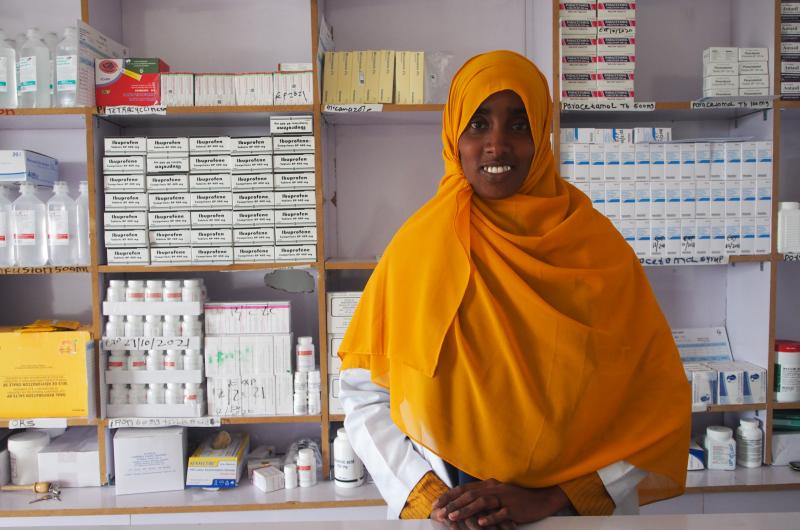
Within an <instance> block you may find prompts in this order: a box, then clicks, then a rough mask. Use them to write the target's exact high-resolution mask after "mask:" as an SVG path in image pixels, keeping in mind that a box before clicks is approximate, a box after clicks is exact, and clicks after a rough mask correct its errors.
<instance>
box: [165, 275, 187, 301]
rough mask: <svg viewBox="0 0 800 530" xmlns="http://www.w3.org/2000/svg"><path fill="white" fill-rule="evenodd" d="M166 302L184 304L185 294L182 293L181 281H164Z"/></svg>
mask: <svg viewBox="0 0 800 530" xmlns="http://www.w3.org/2000/svg"><path fill="white" fill-rule="evenodd" d="M164 301H165V302H182V301H183V293H182V292H181V281H180V280H165V281H164Z"/></svg>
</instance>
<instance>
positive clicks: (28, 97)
mask: <svg viewBox="0 0 800 530" xmlns="http://www.w3.org/2000/svg"><path fill="white" fill-rule="evenodd" d="M50 59H51V56H50V49H49V48H48V47H47V44H45V43H44V41H43V40H42V35H41V34H40V33H39V30H38V29H36V28H31V29H29V30H28V31H26V32H25V42H24V43H22V45H21V47H20V53H19V58H18V59H17V65H18V70H17V75H18V81H17V83H18V87H19V89H18V92H17V100H18V103H19V106H20V107H23V108H47V107H50V106H51V105H50V99H51V98H50V75H51V72H52V68H51V67H50Z"/></svg>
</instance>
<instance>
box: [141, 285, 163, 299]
mask: <svg viewBox="0 0 800 530" xmlns="http://www.w3.org/2000/svg"><path fill="white" fill-rule="evenodd" d="M144 300H145V302H163V301H164V282H162V281H161V280H147V287H145V289H144Z"/></svg>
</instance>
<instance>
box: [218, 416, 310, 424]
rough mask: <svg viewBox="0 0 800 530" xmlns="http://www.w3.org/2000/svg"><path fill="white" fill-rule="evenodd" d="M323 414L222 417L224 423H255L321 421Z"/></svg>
mask: <svg viewBox="0 0 800 530" xmlns="http://www.w3.org/2000/svg"><path fill="white" fill-rule="evenodd" d="M321 420H322V416H321V415H319V414H318V415H316V416H228V417H224V418H221V421H222V424H223V425H245V424H253V423H319V422H320V421H321Z"/></svg>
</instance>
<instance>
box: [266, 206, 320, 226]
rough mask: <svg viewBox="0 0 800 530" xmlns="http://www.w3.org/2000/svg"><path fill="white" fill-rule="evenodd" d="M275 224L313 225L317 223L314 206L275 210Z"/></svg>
mask: <svg viewBox="0 0 800 530" xmlns="http://www.w3.org/2000/svg"><path fill="white" fill-rule="evenodd" d="M274 213H275V226H313V225H316V224H317V210H316V209H315V208H303V209H287V210H275V212H274Z"/></svg>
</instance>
